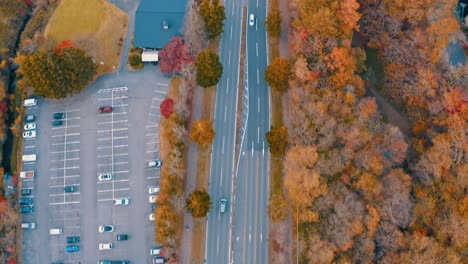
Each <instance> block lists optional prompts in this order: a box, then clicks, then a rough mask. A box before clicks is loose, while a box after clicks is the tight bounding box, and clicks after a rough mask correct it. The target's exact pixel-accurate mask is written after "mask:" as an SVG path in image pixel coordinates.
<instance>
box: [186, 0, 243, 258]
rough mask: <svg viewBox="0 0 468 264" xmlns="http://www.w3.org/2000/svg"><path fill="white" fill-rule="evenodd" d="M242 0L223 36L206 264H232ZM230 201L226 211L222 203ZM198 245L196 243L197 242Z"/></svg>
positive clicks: (231, 4)
mask: <svg viewBox="0 0 468 264" xmlns="http://www.w3.org/2000/svg"><path fill="white" fill-rule="evenodd" d="M241 5H242V1H236V0H230V1H225V3H224V6H225V12H226V18H227V19H226V21H225V24H224V33H223V34H222V36H221V47H220V59H221V63H222V64H223V76H222V77H221V80H220V82H219V83H218V85H217V87H216V89H217V90H216V106H215V115H214V130H215V131H216V138H215V140H214V142H213V150H212V156H211V173H210V183H209V193H210V196H211V201H212V203H213V207H212V209H211V211H210V213H209V214H208V220H207V221H208V223H207V234H206V237H207V239H206V247H205V249H206V252H205V258H206V263H213V264H218V263H229V259H230V257H231V256H230V252H231V251H230V248H231V243H230V242H231V230H230V229H231V223H232V211H231V201H232V199H231V196H232V188H233V180H234V176H235V175H234V172H235V169H234V168H235V167H234V151H235V136H236V133H235V131H236V112H237V100H238V98H237V95H238V86H239V60H240V45H241V30H242V27H241V22H242V8H241ZM223 198H224V199H227V200H228V203H227V207H226V212H225V213H221V212H220V206H219V203H220V200H221V199H223ZM195 243H196V242H195Z"/></svg>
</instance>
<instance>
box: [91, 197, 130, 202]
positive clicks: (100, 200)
mask: <svg viewBox="0 0 468 264" xmlns="http://www.w3.org/2000/svg"><path fill="white" fill-rule="evenodd" d="M129 198H130V197H129V196H127V197H118V198H111V199H98V202H108V201H114V200H116V199H129Z"/></svg>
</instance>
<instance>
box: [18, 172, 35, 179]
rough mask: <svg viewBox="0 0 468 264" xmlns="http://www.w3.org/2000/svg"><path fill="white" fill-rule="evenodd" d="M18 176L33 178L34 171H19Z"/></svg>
mask: <svg viewBox="0 0 468 264" xmlns="http://www.w3.org/2000/svg"><path fill="white" fill-rule="evenodd" d="M20 178H23V179H34V171H33V170H31V171H22V172H20Z"/></svg>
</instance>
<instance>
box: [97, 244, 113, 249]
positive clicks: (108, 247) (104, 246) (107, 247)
mask: <svg viewBox="0 0 468 264" xmlns="http://www.w3.org/2000/svg"><path fill="white" fill-rule="evenodd" d="M113 247H114V244H112V243H101V244H99V250H110V249H112V248H113Z"/></svg>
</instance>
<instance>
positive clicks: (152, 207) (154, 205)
mask: <svg viewBox="0 0 468 264" xmlns="http://www.w3.org/2000/svg"><path fill="white" fill-rule="evenodd" d="M156 207H158V205H157V204H156V203H152V204H151V211H153V212H154V211H155V210H156Z"/></svg>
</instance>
